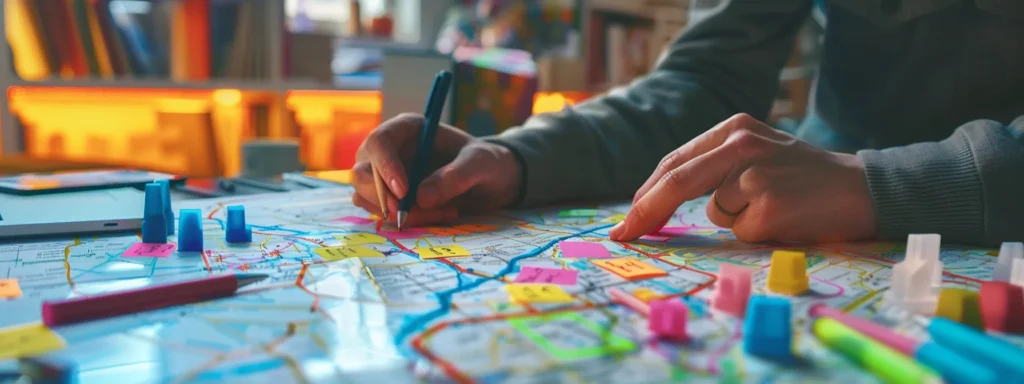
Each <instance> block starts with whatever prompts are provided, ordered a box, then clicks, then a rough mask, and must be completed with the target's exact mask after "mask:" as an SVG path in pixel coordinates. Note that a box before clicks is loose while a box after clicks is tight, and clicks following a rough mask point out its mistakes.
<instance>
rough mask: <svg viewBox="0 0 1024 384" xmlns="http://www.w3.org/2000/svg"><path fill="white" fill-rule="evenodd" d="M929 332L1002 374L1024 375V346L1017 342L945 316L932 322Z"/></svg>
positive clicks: (946, 344) (941, 342) (943, 344)
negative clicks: (993, 335) (1008, 340)
mask: <svg viewBox="0 0 1024 384" xmlns="http://www.w3.org/2000/svg"><path fill="white" fill-rule="evenodd" d="M928 335H929V336H931V338H932V340H934V341H935V342H936V343H938V344H939V345H942V346H944V347H946V348H949V349H952V350H954V351H957V352H959V353H961V354H963V355H964V356H970V357H971V358H973V359H974V361H976V362H978V363H979V364H982V365H985V366H988V367H991V368H993V369H995V370H996V372H999V374H1001V375H1005V376H1007V377H1016V378H1024V364H1021V362H1022V361H1024V349H1022V348H1020V347H1018V346H1016V345H1013V344H1010V343H1009V342H1006V341H1004V340H1001V339H999V338H996V337H992V336H989V335H987V334H985V332H982V331H978V330H976V329H971V328H969V327H967V326H964V325H961V324H960V323H957V322H954V321H950V320H947V319H944V318H941V317H937V318H934V319H932V321H931V323H929V324H928ZM1018 382H1020V381H1018Z"/></svg>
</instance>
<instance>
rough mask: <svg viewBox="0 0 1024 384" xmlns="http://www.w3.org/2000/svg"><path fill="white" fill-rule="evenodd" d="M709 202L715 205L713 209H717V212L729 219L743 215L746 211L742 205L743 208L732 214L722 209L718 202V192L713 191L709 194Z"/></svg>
mask: <svg viewBox="0 0 1024 384" xmlns="http://www.w3.org/2000/svg"><path fill="white" fill-rule="evenodd" d="M711 201H713V202H714V203H715V208H718V211H719V212H722V214H723V215H726V216H729V217H736V216H739V215H740V214H741V213H743V210H745V209H747V206H746V205H744V206H743V208H741V209H740V210H739V211H737V212H732V211H729V210H728V209H725V208H724V207H722V204H721V203H719V202H718V191H715V192H713V193H712V194H711Z"/></svg>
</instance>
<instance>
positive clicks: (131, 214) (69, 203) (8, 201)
mask: <svg viewBox="0 0 1024 384" xmlns="http://www.w3.org/2000/svg"><path fill="white" fill-rule="evenodd" d="M145 198H146V194H145V193H144V192H142V191H139V190H137V189H134V188H116V189H104V190H94V191H81V192H68V193H54V194H46V195H29V196H18V195H5V194H0V239H12V238H19V237H30V236H55V235H69V234H76V233H100V232H119V231H134V230H138V229H139V228H141V227H142V211H143V208H144V206H145Z"/></svg>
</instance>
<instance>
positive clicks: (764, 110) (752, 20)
mask: <svg viewBox="0 0 1024 384" xmlns="http://www.w3.org/2000/svg"><path fill="white" fill-rule="evenodd" d="M810 8H811V0H775V1H763V0H702V1H697V2H694V5H692V8H691V11H690V24H689V27H688V29H687V30H686V31H685V32H684V33H681V34H680V35H679V36H678V37H677V38H676V39H675V41H674V42H673V43H672V44H671V45H669V46H668V48H667V49H666V50H665V52H663V53H662V55H661V58H660V59H659V60H658V63H657V65H655V67H654V69H653V70H652V71H651V73H649V74H648V75H647V76H644V77H642V78H640V79H638V80H636V81H634V82H633V83H631V84H630V85H629V86H626V87H622V88H617V89H614V90H612V91H611V92H609V93H607V94H606V95H603V96H600V97H597V98H595V99H593V100H592V101H588V102H585V103H581V104H579V105H577V106H575V107H573V108H568V109H566V110H564V111H562V112H559V113H552V114H544V115H538V116H534V117H532V118H530V119H529V120H528V121H527V122H526V123H525V124H524V125H523V126H521V127H518V128H513V129H509V130H507V131H505V132H504V133H502V134H501V135H499V136H494V137H490V138H486V140H488V141H491V142H494V143H497V144H501V145H503V146H506V147H508V148H510V149H511V150H512V151H513V152H514V153H516V154H517V155H516V156H517V158H519V159H520V162H521V163H522V165H523V174H522V175H521V176H522V178H523V179H522V187H523V188H524V189H523V190H522V191H521V200H520V201H519V203H520V204H519V205H523V206H531V205H539V204H545V203H553V202H558V201H563V200H569V199H573V200H581V199H583V200H600V199H613V198H625V197H629V196H631V195H632V194H633V193H634V192H635V191H636V189H637V188H639V187H640V185H641V184H643V182H644V181H645V180H646V178H647V177H648V176H649V175H650V173H651V172H653V170H654V168H655V167H656V166H657V165H658V163H659V162H660V160H661V158H662V157H664V156H665V155H666V154H668V153H669V152H670V151H672V150H673V149H675V148H677V147H679V146H680V145H682V144H684V143H686V142H687V141H689V140H690V139H692V138H693V137H696V136H697V135H698V134H700V133H701V132H703V131H705V130H707V129H709V128H711V127H713V126H714V125H715V124H717V123H719V122H721V121H722V120H725V119H726V118H728V117H729V116H731V115H733V114H736V113H740V112H744V113H748V114H750V115H752V116H754V117H757V118H760V119H763V118H765V117H766V116H767V115H768V113H769V111H770V109H771V105H772V102H773V100H774V97H775V93H776V92H777V90H778V86H779V80H778V76H779V71H780V70H781V69H782V66H783V65H784V64H785V61H786V59H787V57H788V56H789V54H790V53H791V51H792V47H793V41H794V39H795V36H796V34H797V32H798V31H799V29H800V28H801V26H802V25H803V23H804V21H805V20H806V19H807V16H808V15H809V12H810Z"/></svg>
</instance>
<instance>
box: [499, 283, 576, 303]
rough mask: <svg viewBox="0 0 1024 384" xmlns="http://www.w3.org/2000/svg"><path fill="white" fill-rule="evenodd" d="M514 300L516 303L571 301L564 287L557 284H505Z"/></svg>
mask: <svg viewBox="0 0 1024 384" xmlns="http://www.w3.org/2000/svg"><path fill="white" fill-rule="evenodd" d="M505 290H506V291H508V294H509V296H510V297H511V298H512V301H514V302H516V303H571V302H572V301H573V298H572V296H569V294H568V293H566V292H565V291H564V290H562V287H559V286H558V285H556V284H509V285H506V286H505Z"/></svg>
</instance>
